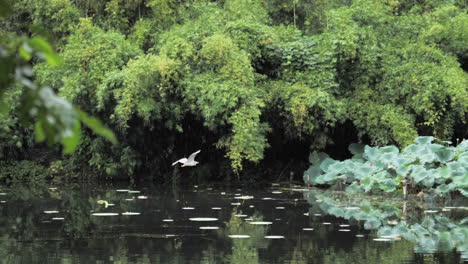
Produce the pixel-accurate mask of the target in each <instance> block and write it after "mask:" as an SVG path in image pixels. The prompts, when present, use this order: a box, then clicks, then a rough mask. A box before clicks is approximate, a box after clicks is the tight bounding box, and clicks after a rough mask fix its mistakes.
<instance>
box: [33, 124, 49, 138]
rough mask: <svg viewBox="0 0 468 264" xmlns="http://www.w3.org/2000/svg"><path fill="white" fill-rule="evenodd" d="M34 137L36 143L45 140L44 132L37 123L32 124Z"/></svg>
mask: <svg viewBox="0 0 468 264" xmlns="http://www.w3.org/2000/svg"><path fill="white" fill-rule="evenodd" d="M34 136H35V139H36V142H42V141H44V140H45V138H46V135H45V132H44V130H43V129H42V125H41V122H39V121H37V122H36V123H35V124H34Z"/></svg>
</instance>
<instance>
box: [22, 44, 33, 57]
mask: <svg viewBox="0 0 468 264" xmlns="http://www.w3.org/2000/svg"><path fill="white" fill-rule="evenodd" d="M25 45H27V44H26V43H25V44H23V45H22V46H20V47H19V54H20V56H21V57H23V59H24V60H25V61H29V60H30V59H31V58H32V55H31V53H29V51H27V49H26V48H25V47H24V46H25Z"/></svg>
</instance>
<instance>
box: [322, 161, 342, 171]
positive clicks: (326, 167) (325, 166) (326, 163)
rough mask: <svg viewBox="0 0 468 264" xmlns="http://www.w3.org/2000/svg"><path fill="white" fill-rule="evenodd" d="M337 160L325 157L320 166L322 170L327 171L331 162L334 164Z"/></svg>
mask: <svg viewBox="0 0 468 264" xmlns="http://www.w3.org/2000/svg"><path fill="white" fill-rule="evenodd" d="M337 162H339V161H336V160H334V159H331V158H325V159H324V160H323V161H322V163H320V168H321V169H322V170H323V171H324V172H327V171H328V167H329V166H330V165H332V164H335V163H337Z"/></svg>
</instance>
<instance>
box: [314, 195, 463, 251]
mask: <svg viewBox="0 0 468 264" xmlns="http://www.w3.org/2000/svg"><path fill="white" fill-rule="evenodd" d="M305 195H306V197H307V199H308V201H309V203H310V204H311V205H312V208H311V211H314V210H315V211H321V212H324V213H326V214H330V215H333V216H336V217H341V218H344V219H346V220H357V221H360V222H361V221H362V222H364V228H366V229H370V230H377V235H379V236H388V235H394V236H399V237H403V238H405V239H407V240H409V241H411V242H414V243H415V244H416V245H415V252H426V253H434V252H437V251H450V250H452V249H457V251H459V252H461V253H462V254H463V256H464V258H466V257H468V248H467V246H466V243H465V242H466V241H467V239H468V227H467V226H466V222H467V220H468V218H464V219H461V220H460V219H453V218H451V217H449V216H446V215H442V214H435V215H423V216H422V217H420V216H419V215H417V214H416V211H415V210H414V209H411V210H410V209H407V208H406V207H407V203H406V202H404V203H402V202H398V201H397V200H392V199H390V200H389V199H388V198H382V199H383V200H381V199H378V200H374V201H371V200H370V198H366V197H365V196H359V195H356V194H348V193H341V194H340V195H339V196H338V197H329V196H327V195H325V194H321V193H318V192H317V193H315V192H310V193H308V194H305ZM317 200H320V202H319V203H317ZM464 201H466V199H465V200H464ZM465 204H466V203H465ZM356 205H358V207H356ZM347 206H352V207H351V208H349V207H347ZM353 207H355V208H353ZM459 210H466V209H465V208H459ZM410 212H411V213H410ZM442 213H443V214H449V213H448V212H442ZM462 214H463V213H462ZM465 215H466V214H465Z"/></svg>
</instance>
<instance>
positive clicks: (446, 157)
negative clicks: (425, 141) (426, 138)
mask: <svg viewBox="0 0 468 264" xmlns="http://www.w3.org/2000/svg"><path fill="white" fill-rule="evenodd" d="M434 153H435V155H436V157H437V160H438V161H439V162H442V163H447V162H449V161H451V160H452V159H453V158H454V157H455V153H454V152H453V151H452V150H450V149H449V148H440V149H438V150H436V151H434Z"/></svg>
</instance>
